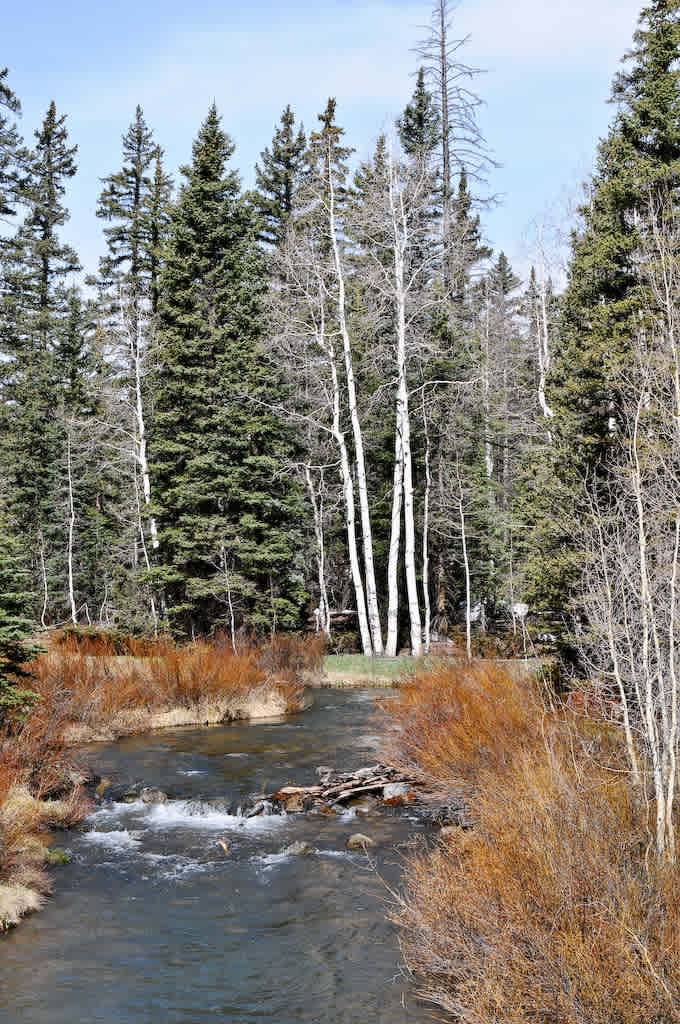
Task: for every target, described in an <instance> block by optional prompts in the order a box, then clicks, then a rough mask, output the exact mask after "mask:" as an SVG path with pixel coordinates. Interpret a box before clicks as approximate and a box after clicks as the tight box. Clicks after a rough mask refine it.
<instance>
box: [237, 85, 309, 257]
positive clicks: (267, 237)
mask: <svg viewBox="0 0 680 1024" xmlns="http://www.w3.org/2000/svg"><path fill="white" fill-rule="evenodd" d="M306 152H307V140H306V138H305V132H304V128H303V127H302V125H301V126H300V128H299V129H298V131H297V132H296V131H295V115H294V114H293V111H292V110H291V108H290V105H288V106H287V107H286V109H285V110H284V111H283V113H282V115H281V123H280V126H279V127H278V128H277V129H276V131H275V133H274V138H273V139H272V144H271V148H269V147H267V148H266V149H264V150H263V151H262V153H261V160H262V166H260V165H259V164H256V165H255V182H256V186H257V187H256V190H255V191H254V192H253V193H252V194H251V198H252V202H253V205H254V206H255V208H256V210H257V211H258V213H259V214H260V217H261V218H262V223H263V227H262V230H261V231H260V239H261V241H263V242H266V243H267V244H268V245H273V246H279V245H280V244H281V242H282V241H283V238H284V236H285V233H286V225H287V224H288V221H289V219H290V215H291V213H292V211H293V202H294V200H295V196H296V193H297V191H298V189H299V188H300V185H301V184H302V182H303V181H304V177H305V171H306V166H307V164H306Z"/></svg>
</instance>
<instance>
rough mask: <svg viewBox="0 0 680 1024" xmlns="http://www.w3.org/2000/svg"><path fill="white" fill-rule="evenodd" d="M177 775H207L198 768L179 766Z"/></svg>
mask: <svg viewBox="0 0 680 1024" xmlns="http://www.w3.org/2000/svg"><path fill="white" fill-rule="evenodd" d="M177 773H178V775H207V774H208V773H207V772H206V771H201V770H200V769H199V768H179V769H178V772H177Z"/></svg>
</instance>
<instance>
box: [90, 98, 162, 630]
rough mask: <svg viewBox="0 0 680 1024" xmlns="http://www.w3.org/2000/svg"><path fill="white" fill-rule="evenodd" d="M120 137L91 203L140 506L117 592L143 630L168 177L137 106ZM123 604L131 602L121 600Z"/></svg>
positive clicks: (132, 491)
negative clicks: (112, 164)
mask: <svg viewBox="0 0 680 1024" xmlns="http://www.w3.org/2000/svg"><path fill="white" fill-rule="evenodd" d="M122 141H123V166H122V168H121V170H120V171H117V172H116V173H114V174H111V175H109V176H108V177H107V178H105V179H104V185H105V187H104V189H103V191H102V194H101V196H100V198H99V205H98V208H97V215H98V216H99V217H101V218H103V219H105V220H107V221H108V222H109V224H110V226H109V227H107V228H105V229H104V234H105V237H106V241H107V246H108V250H109V251H108V254H107V255H106V256H105V257H104V258H103V259H102V260H101V261H100V280H99V282H98V283H99V286H100V306H101V312H102V318H103V319H104V320H105V321H108V322H107V325H106V329H107V336H108V338H109V347H110V349H111V350H112V352H113V353H115V359H114V362H115V365H116V367H117V369H118V372H119V374H120V378H119V387H120V395H121V399H122V402H123V404H124V407H125V410H126V413H127V416H126V422H125V424H124V426H123V437H128V438H131V445H130V449H131V450H130V456H131V458H130V459H129V460H128V467H129V470H130V475H129V478H128V481H127V486H128V489H129V500H128V504H129V505H130V506H132V507H133V508H135V507H136V508H138V509H139V514H138V516H137V529H136V530H133V531H132V532H129V533H128V536H127V539H128V541H129V547H128V551H127V555H126V557H125V559H124V561H123V565H124V566H125V568H126V570H127V574H128V575H129V578H128V579H127V580H126V581H125V582H124V584H123V592H124V593H127V592H128V591H129V590H131V591H132V593H133V594H134V603H136V604H137V605H138V606H140V605H142V604H144V605H145V606H146V608H147V609H148V620H147V628H149V629H152V630H156V629H157V627H158V611H157V607H156V599H155V597H154V596H153V593H150V592H148V587H149V581H148V576H149V573H150V571H151V568H152V561H153V555H154V551H155V549H156V547H157V544H158V539H157V529H156V524H155V520H154V518H153V515H152V513H151V498H152V494H151V486H150V475H149V466H148V457H147V440H146V439H147V434H148V431H149V426H150V418H151V417H150V413H151V409H152V404H153V403H152V396H151V395H150V394H149V388H148V381H147V372H148V367H149V363H150V361H151V359H150V357H151V355H152V353H153V350H154V346H155V341H156V328H157V319H158V317H157V313H158V301H159V276H160V267H161V251H162V248H163V245H164V243H165V240H166V237H167V230H168V224H169V207H170V193H171V190H172V180H171V179H170V178H169V176H168V175H167V174H165V172H164V170H163V162H162V156H163V154H162V151H161V149H160V148H159V147H158V146H157V145H156V143H155V142H154V140H153V136H152V133H151V131H150V130H149V128H148V127H147V125H146V122H145V120H144V116H143V113H142V109H141V107H139V106H138V107H137V109H136V111H135V119H134V121H133V122H132V124H131V125H130V127H129V129H128V132H127V134H126V135H124V136H123V140H122ZM121 570H122V567H121ZM119 582H123V581H122V580H120V581H119ZM124 604H125V605H126V606H127V607H128V608H129V607H130V601H129V600H128V599H127V598H126V599H125V600H124ZM138 610H139V608H138Z"/></svg>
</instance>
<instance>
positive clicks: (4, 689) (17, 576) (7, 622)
mask: <svg viewBox="0 0 680 1024" xmlns="http://www.w3.org/2000/svg"><path fill="white" fill-rule="evenodd" d="M32 597H33V595H32V594H31V592H30V580H29V573H28V572H27V571H26V563H25V559H24V557H23V554H22V552H21V548H20V545H19V543H18V541H17V539H16V537H15V535H14V533H13V531H12V530H11V529H10V524H9V519H8V517H7V515H6V513H5V512H4V510H3V509H2V508H1V507H0V724H4V723H5V722H6V721H7V720H8V718H10V717H13V716H14V715H15V714H16V712H17V711H18V710H20V709H21V708H22V707H24V706H26V705H30V704H31V703H33V702H34V701H35V700H36V699H37V694H35V693H33V692H32V691H31V690H29V689H26V688H24V686H25V681H26V680H28V679H29V678H30V676H29V674H28V673H27V671H26V669H25V667H24V664H25V662H27V661H29V660H30V659H31V657H33V655H34V654H35V653H36V647H35V645H30V644H27V643H26V640H27V638H28V637H30V635H31V633H32V632H33V631H34V628H35V626H34V624H33V623H32V622H31V620H30V618H29V616H28V609H29V608H30V606H31V603H32Z"/></svg>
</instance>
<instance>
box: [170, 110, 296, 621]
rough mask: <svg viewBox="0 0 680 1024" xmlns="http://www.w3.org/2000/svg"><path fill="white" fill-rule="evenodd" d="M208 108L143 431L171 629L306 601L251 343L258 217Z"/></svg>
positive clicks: (178, 221)
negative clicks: (150, 413)
mask: <svg viewBox="0 0 680 1024" xmlns="http://www.w3.org/2000/svg"><path fill="white" fill-rule="evenodd" d="M233 149H234V146H233V143H232V142H231V139H230V138H229V137H228V136H227V135H226V134H225V132H224V131H223V130H222V128H221V126H220V118H219V116H218V113H217V110H216V108H215V106H214V105H213V106H212V107H211V108H210V111H209V113H208V116H207V118H206V120H205V122H204V123H203V125H202V127H201V129H200V132H199V134H198V137H197V138H196V140H195V142H194V145H193V160H192V163H191V165H190V166H188V167H184V168H182V174H183V176H184V178H185V182H184V184H183V185H182V187H181V190H180V195H179V199H178V202H177V205H176V207H175V208H174V210H173V213H172V220H171V225H170V236H169V243H168V248H167V254H166V260H165V264H164V268H163V272H162V275H161V302H160V367H159V370H158V375H157V379H156V382H155V419H154V430H153V434H152V437H151V467H152V481H153V485H154V488H155V492H154V493H155V494H156V495H157V497H156V504H157V511H158V525H159V541H160V547H159V554H160V557H161V559H162V567H161V570H160V573H159V577H160V580H161V582H162V584H163V586H164V591H165V597H166V602H167V609H168V616H169V620H170V625H171V627H172V628H173V630H174V631H175V632H176V633H178V634H179V635H184V636H187V635H188V636H191V635H198V634H203V633H208V632H210V631H212V630H214V629H216V628H225V627H227V626H228V625H229V622H230V615H231V612H232V611H233V612H234V617H235V621H236V623H237V624H245V625H247V626H249V627H251V628H253V629H256V630H262V629H269V630H271V629H274V628H284V629H285V628H290V627H292V626H295V625H296V624H297V623H298V621H299V614H300V608H301V605H302V603H303V602H304V599H305V594H304V585H303V576H302V573H301V571H300V566H299V564H298V551H299V549H300V547H301V544H300V531H299V526H298V522H299V519H300V505H299V498H298V495H297V492H296V491H295V489H294V488H292V487H291V485H290V481H289V479H288V476H287V473H286V469H285V461H286V458H287V457H289V456H290V453H291V447H292V446H291V440H290V436H289V432H288V430H287V429H286V428H285V427H284V426H283V425H282V424H281V422H280V421H279V420H278V419H277V417H276V416H275V415H274V414H273V412H272V411H271V407H272V406H273V405H274V404H276V403H277V402H278V401H279V399H280V397H281V396H280V394H278V387H279V384H278V381H277V380H276V379H273V377H272V373H271V371H268V369H267V367H266V366H265V363H264V360H263V359H262V357H261V354H260V350H259V343H260V335H261V330H262V306H263V296H264V291H265V279H264V268H263V259H262V256H261V254H260V251H259V249H258V246H257V244H256V222H255V219H254V217H253V214H252V209H251V207H250V206H249V205H248V204H247V203H246V202H245V200H244V198H243V197H242V195H241V194H240V186H239V179H238V176H237V174H236V172H235V171H233V170H229V169H228V168H227V164H228V161H229V159H230V157H231V155H232V153H233Z"/></svg>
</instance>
